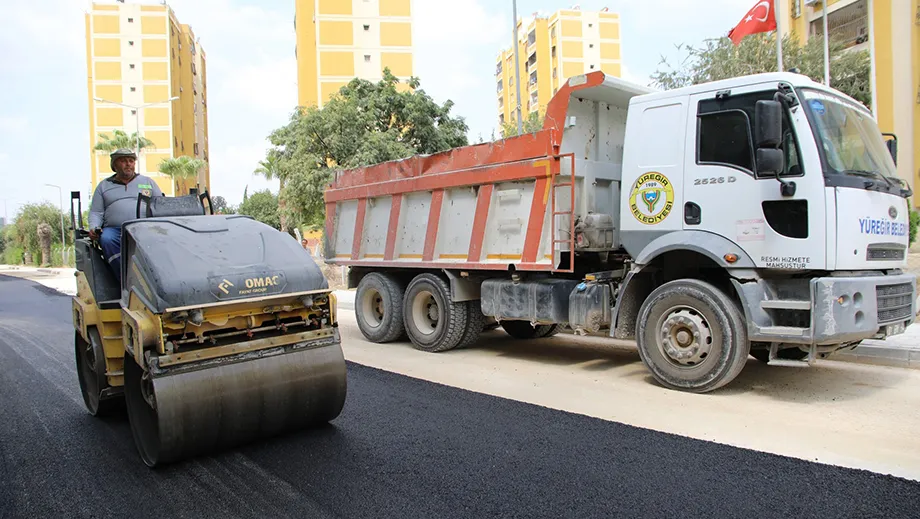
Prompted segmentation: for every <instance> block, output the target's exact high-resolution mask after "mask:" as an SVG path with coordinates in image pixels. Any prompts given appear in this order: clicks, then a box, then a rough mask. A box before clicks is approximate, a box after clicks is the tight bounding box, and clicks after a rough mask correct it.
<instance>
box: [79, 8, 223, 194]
mask: <svg viewBox="0 0 920 519" xmlns="http://www.w3.org/2000/svg"><path fill="white" fill-rule="evenodd" d="M86 67H87V88H88V94H89V102H88V105H89V132H90V150H89V153H90V164H91V185H92V189H95V188H96V185H97V184H98V183H99V182H100V181H101V180H102V179H104V178H106V177H108V176H110V175H111V174H112V170H111V169H110V167H109V156H108V152H103V151H95V150H93V147H94V146H95V144H96V142H98V141H99V134H108V135H111V134H112V132H113V131H114V130H123V131H124V132H125V133H127V134H129V135H130V134H132V133H134V132H136V131H138V132H139V134H140V135H141V136H143V137H146V138H147V139H149V140H150V141H152V142H153V145H152V146H151V147H149V148H146V149H143V150H142V151H141V153H140V155H139V157H138V164H137V171H138V172H139V173H143V174H145V175H148V176H150V177H151V178H153V179H154V180H155V181H156V182H157V184H158V185H159V186H160V188H161V189H162V190H163V192H164V193H166V194H168V195H176V194H184V193H187V192H188V189H189V188H194V187H196V185H197V187H198V188H199V189H201V190H204V189H208V186H210V171H209V167H208V166H205V167H204V168H203V169H202V170H201V171H200V172H199V174H198V178H197V179H188V180H186V181H182V182H179V183H178V189H176V187H177V186H176V185H175V183H174V182H173V181H172V179H170V178H169V177H166V176H164V175H160V174H159V173H158V166H159V164H160V162H162V161H163V160H165V159H167V158H170V157H178V156H181V155H188V156H191V157H195V158H199V159H202V160H204V161H205V162H206V163H207V161H208V107H207V99H208V95H207V73H206V58H205V52H204V49H203V48H202V47H201V45H200V43H199V42H198V40H197V38H196V37H195V34H194V32H193V31H192V28H191V27H190V26H189V25H187V24H182V23H179V21H178V19H177V18H176V15H175V13H174V12H173V10H172V9H171V8H170V7H169V6H168V5H165V4H163V3H160V2H157V3H153V2H150V3H125V2H123V1H120V0H119V1H114V2H94V3H92V4H91V5H90V7H89V8H88V10H87V13H86ZM172 98H176V99H172Z"/></svg>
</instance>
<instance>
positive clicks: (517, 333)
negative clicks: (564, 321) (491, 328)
mask: <svg viewBox="0 0 920 519" xmlns="http://www.w3.org/2000/svg"><path fill="white" fill-rule="evenodd" d="M501 325H502V328H504V330H505V332H507V333H508V335H510V336H512V337H514V338H515V339H525V340H526V339H540V338H543V337H547V336H549V335H550V334H553V335H555V330H554V329H553V328H554V327H555V326H556V325H555V324H538V325H537V326H536V327H534V326H532V325H531V324H530V322H529V321H501Z"/></svg>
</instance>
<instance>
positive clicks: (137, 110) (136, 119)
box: [93, 96, 179, 156]
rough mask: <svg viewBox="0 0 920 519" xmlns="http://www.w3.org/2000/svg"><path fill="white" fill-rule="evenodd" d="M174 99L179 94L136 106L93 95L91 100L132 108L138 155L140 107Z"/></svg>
mask: <svg viewBox="0 0 920 519" xmlns="http://www.w3.org/2000/svg"><path fill="white" fill-rule="evenodd" d="M176 99H179V96H173V97H170V98H169V99H167V100H166V101H157V102H155V103H147V104H143V105H138V106H134V105H128V104H124V103H119V102H116V101H109V100H108V99H102V98H100V97H94V98H93V101H97V102H99V103H110V104H113V105H118V106H123V107H125V108H131V109H132V110H134V123H135V127H136V130H135V132H134V137H135V139H134V141H135V145H136V146H137V154H138V156H140V154H141V108H147V107H148V106H154V105H162V104H169V103H171V102H173V101H175V100H176Z"/></svg>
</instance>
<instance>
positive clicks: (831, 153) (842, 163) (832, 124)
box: [802, 89, 901, 188]
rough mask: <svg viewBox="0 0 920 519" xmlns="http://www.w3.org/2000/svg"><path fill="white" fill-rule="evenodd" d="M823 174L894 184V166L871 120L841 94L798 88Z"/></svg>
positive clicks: (895, 178)
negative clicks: (800, 89) (820, 158)
mask: <svg viewBox="0 0 920 519" xmlns="http://www.w3.org/2000/svg"><path fill="white" fill-rule="evenodd" d="M802 95H803V97H804V99H805V102H804V103H803V104H804V106H805V109H806V110H807V111H808V113H809V115H810V117H809V118H810V119H811V122H812V126H813V130H814V134H815V139H816V140H817V142H818V150H819V152H820V153H821V155H822V162H823V163H824V167H825V172H824V173H825V177H827V176H829V175H845V176H850V177H853V176H855V177H863V178H870V179H871V178H874V179H877V180H881V181H884V182H885V183H887V184H891V185H894V186H898V187H899V188H900V186H901V184H900V180H899V179H898V174H897V170H896V169H895V165H894V161H893V160H892V159H891V154H889V152H888V148H887V147H886V146H885V142H884V141H883V140H882V134H881V132H880V131H879V129H878V126H877V125H876V124H875V120H874V119H872V116H870V115H869V113H868V112H865V111H863V110H860V109H858V108H856V106H854V105H853V104H852V102H850V101H847V100H846V99H843V98H841V97H838V96H835V95H831V94H828V93H825V92H821V91H818V90H811V89H802Z"/></svg>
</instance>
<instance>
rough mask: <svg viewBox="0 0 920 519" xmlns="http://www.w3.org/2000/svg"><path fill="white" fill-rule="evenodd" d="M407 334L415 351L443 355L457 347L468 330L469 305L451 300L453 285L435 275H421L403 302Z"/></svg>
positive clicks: (410, 287)
mask: <svg viewBox="0 0 920 519" xmlns="http://www.w3.org/2000/svg"><path fill="white" fill-rule="evenodd" d="M403 316H404V317H403V319H404V321H405V325H406V333H407V335H409V340H410V341H412V345H413V346H415V348H416V349H418V350H422V351H427V352H432V353H436V352H442V351H447V350H451V349H454V348H456V347H457V345H458V344H459V343H460V340H461V339H462V338H463V334H464V332H465V331H466V329H467V322H468V320H469V305H468V304H467V302H466V301H464V302H460V303H455V302H453V301H451V300H450V286H448V284H447V282H446V281H444V280H443V279H441V278H440V277H438V276H436V275H434V274H420V275H418V276H416V277H415V279H413V280H412V282H411V283H409V287H408V288H407V289H406V296H405V298H404V299H403Z"/></svg>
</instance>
